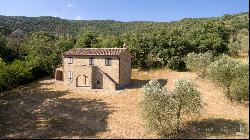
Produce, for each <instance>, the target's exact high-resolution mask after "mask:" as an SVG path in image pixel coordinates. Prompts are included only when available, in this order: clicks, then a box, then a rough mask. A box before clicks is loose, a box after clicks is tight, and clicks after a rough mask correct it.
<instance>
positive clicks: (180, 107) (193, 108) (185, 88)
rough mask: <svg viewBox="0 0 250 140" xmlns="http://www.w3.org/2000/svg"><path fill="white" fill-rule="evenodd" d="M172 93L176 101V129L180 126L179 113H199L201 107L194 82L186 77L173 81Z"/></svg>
mask: <svg viewBox="0 0 250 140" xmlns="http://www.w3.org/2000/svg"><path fill="white" fill-rule="evenodd" d="M173 95H174V98H175V100H176V101H177V116H176V117H177V130H179V128H180V121H181V115H186V116H191V115H193V114H197V113H200V110H201V109H202V107H203V105H202V99H201V94H200V92H199V91H198V90H197V86H196V84H195V83H194V82H193V81H191V80H187V79H180V80H178V81H177V82H176V83H175V88H174V90H173Z"/></svg>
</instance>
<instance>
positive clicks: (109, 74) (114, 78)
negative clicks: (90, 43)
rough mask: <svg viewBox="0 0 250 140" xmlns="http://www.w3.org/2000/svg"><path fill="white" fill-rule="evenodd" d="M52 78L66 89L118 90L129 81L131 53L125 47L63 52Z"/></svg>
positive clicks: (75, 49)
mask: <svg viewBox="0 0 250 140" xmlns="http://www.w3.org/2000/svg"><path fill="white" fill-rule="evenodd" d="M55 79H56V80H61V81H63V83H64V84H65V86H67V87H68V88H70V89H103V90H117V89H121V88H123V87H125V86H126V85H128V84H129V83H130V81H131V54H130V53H129V51H128V50H127V48H74V49H71V50H69V51H67V52H65V53H63V64H62V66H61V67H60V68H57V69H56V72H55Z"/></svg>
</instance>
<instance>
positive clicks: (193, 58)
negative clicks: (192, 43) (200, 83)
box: [186, 52, 213, 78]
mask: <svg viewBox="0 0 250 140" xmlns="http://www.w3.org/2000/svg"><path fill="white" fill-rule="evenodd" d="M212 61H213V55H212V53H208V52H206V53H199V54H196V53H194V52H193V53H189V54H188V55H187V57H186V66H187V69H189V70H191V71H194V72H197V74H198V76H201V77H202V78H204V77H205V76H206V74H207V66H208V65H209V64H210V63H212Z"/></svg>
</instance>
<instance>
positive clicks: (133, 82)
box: [125, 79, 168, 89]
mask: <svg viewBox="0 0 250 140" xmlns="http://www.w3.org/2000/svg"><path fill="white" fill-rule="evenodd" d="M156 80H157V81H158V82H159V83H160V85H161V86H165V85H166V84H167V82H168V80H167V79H156ZM149 81H150V80H139V79H132V80H131V83H130V84H129V85H128V86H126V87H125V89H138V88H142V87H143V86H145V85H146V84H147V83H148V82H149Z"/></svg>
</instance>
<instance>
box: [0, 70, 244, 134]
mask: <svg viewBox="0 0 250 140" xmlns="http://www.w3.org/2000/svg"><path fill="white" fill-rule="evenodd" d="M183 77H186V78H190V79H193V80H195V82H196V83H197V85H198V89H199V91H201V92H202V97H203V102H204V104H205V107H204V111H203V113H202V115H201V116H198V117H196V118H194V120H193V121H192V122H190V121H186V122H185V123H183V128H182V130H183V131H181V133H180V135H179V136H178V138H249V135H248V130H249V107H248V106H244V105H240V104H235V103H232V102H230V101H229V100H228V99H226V98H225V96H224V94H223V92H222V89H221V88H219V87H216V86H215V85H214V84H213V83H212V82H211V81H209V80H207V79H201V78H198V77H197V75H196V74H195V73H190V72H174V71H168V70H152V71H138V70H133V72H132V79H133V80H132V83H131V85H130V86H128V87H127V88H125V89H124V91H122V92H120V93H103V92H84V91H72V90H67V89H66V87H64V86H63V84H62V83H60V82H56V81H55V80H53V79H49V78H44V79H40V80H38V81H35V82H33V83H30V84H27V85H24V86H20V87H18V88H16V89H13V90H11V91H7V92H3V93H1V98H0V108H1V110H0V118H1V119H0V138H160V137H159V136H157V135H156V134H154V133H153V132H152V131H150V130H148V129H147V128H146V127H145V126H144V123H143V122H142V121H141V118H140V115H139V111H138V101H139V98H140V94H141V92H142V88H141V87H142V86H143V85H145V84H146V83H148V81H149V80H151V79H158V80H159V81H160V83H161V84H162V85H165V86H166V87H167V88H168V89H170V90H171V89H172V88H173V86H174V82H175V81H176V80H177V79H179V78H183Z"/></svg>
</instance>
